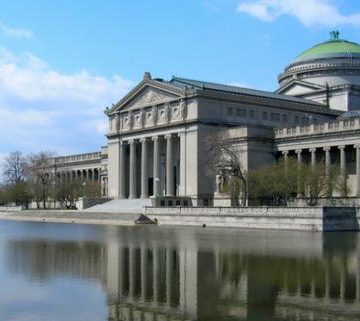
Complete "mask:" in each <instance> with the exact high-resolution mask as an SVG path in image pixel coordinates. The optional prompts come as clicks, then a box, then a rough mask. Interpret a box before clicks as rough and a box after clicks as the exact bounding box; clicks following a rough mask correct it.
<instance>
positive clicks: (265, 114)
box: [263, 111, 268, 120]
mask: <svg viewBox="0 0 360 321" xmlns="http://www.w3.org/2000/svg"><path fill="white" fill-rule="evenodd" d="M263 119H264V120H267V119H268V113H267V112H266V111H264V112H263Z"/></svg>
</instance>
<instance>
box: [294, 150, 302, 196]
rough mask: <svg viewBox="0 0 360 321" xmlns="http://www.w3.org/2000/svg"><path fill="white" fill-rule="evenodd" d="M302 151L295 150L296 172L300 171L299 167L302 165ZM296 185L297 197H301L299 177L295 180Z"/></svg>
mask: <svg viewBox="0 0 360 321" xmlns="http://www.w3.org/2000/svg"><path fill="white" fill-rule="evenodd" d="M301 152H302V150H301V149H297V150H296V151H295V153H296V154H297V162H298V170H299V169H300V166H301V165H302V155H301ZM297 185H298V191H297V197H299V198H300V197H301V196H302V188H301V186H300V177H298V180H297Z"/></svg>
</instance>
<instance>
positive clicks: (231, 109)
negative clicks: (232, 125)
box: [227, 107, 234, 116]
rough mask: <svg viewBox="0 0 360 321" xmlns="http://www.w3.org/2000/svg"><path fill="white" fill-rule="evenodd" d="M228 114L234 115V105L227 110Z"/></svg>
mask: <svg viewBox="0 0 360 321" xmlns="http://www.w3.org/2000/svg"><path fill="white" fill-rule="evenodd" d="M227 113H228V116H233V115H234V109H233V108H232V107H229V108H228V110H227Z"/></svg>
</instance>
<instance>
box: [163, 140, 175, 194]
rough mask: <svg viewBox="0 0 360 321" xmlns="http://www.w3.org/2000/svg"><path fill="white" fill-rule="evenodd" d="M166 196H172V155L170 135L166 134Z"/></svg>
mask: <svg viewBox="0 0 360 321" xmlns="http://www.w3.org/2000/svg"><path fill="white" fill-rule="evenodd" d="M165 138H166V196H174V155H173V148H172V145H173V144H172V136H171V135H166V136H165Z"/></svg>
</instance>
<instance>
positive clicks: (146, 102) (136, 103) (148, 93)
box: [122, 85, 179, 110]
mask: <svg viewBox="0 0 360 321" xmlns="http://www.w3.org/2000/svg"><path fill="white" fill-rule="evenodd" d="M177 97H179V96H177V95H174V94H172V93H170V92H167V91H164V90H161V89H158V88H155V87H152V86H149V85H148V86H145V87H144V88H142V89H141V90H140V91H139V92H137V93H136V95H135V96H134V97H132V98H131V99H130V100H129V101H128V102H127V103H125V104H124V105H123V106H122V109H126V110H132V109H137V108H141V107H145V106H151V105H154V104H158V103H163V102H166V101H169V100H172V99H175V98H177Z"/></svg>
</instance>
